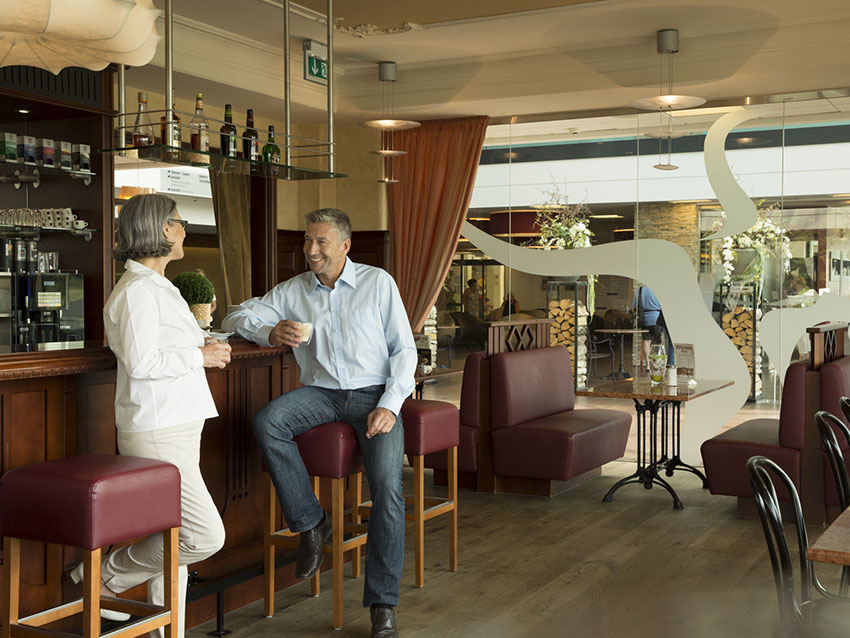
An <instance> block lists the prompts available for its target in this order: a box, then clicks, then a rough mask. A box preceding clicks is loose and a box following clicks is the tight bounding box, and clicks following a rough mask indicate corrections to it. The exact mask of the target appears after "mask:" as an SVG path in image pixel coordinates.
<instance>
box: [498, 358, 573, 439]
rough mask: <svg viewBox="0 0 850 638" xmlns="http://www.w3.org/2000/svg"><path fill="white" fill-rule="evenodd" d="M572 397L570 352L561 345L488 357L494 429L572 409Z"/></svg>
mask: <svg viewBox="0 0 850 638" xmlns="http://www.w3.org/2000/svg"><path fill="white" fill-rule="evenodd" d="M575 400H576V395H575V390H574V389H573V372H572V363H571V362H570V353H569V351H568V350H567V349H566V348H565V347H564V346H554V347H549V348H536V349H533V350H522V351H519V352H503V353H501V354H496V355H493V356H492V357H490V406H491V410H490V419H491V422H492V428H493V429H494V430H495V429H498V428H505V427H511V426H513V425H517V424H519V423H525V422H526V421H533V420H534V419H539V418H542V417H545V416H549V415H550V414H557V413H559V412H565V411H566V410H572V409H573V408H574V407H575Z"/></svg>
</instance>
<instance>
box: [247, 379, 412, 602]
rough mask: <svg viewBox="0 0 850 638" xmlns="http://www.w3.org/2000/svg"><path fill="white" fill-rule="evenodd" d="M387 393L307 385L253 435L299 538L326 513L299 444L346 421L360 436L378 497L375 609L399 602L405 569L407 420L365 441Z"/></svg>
mask: <svg viewBox="0 0 850 638" xmlns="http://www.w3.org/2000/svg"><path fill="white" fill-rule="evenodd" d="M383 393H384V386H371V387H368V388H361V389H359V390H327V389H325V388H316V387H303V388H298V389H296V390H293V391H291V392H287V393H285V394H282V395H281V396H279V397H278V398H276V399H274V400H273V401H272V402H271V403H269V404H268V405H267V406H265V407H264V408H263V409H261V410H260V411H259V412H257V415H256V416H255V417H254V435H255V436H256V438H257V442H258V443H259V444H260V449H261V450H262V452H263V457H264V458H265V460H266V465H267V466H268V469H269V473H270V474H271V477H272V481H273V482H274V486H275V489H276V490H277V497H278V499H279V500H280V505H281V508H282V509H283V515H284V517H285V518H286V522H287V524H288V525H289V528H290V529H291V530H292V531H295V532H303V531H306V530H309V529H312V528H313V527H315V526H316V525H318V524H319V523H320V522H321V520H322V514H323V512H322V507H321V505H319V502H318V501H317V500H316V496H315V495H314V494H313V489H312V487H311V486H310V479H309V477H308V475H307V470H306V469H305V468H304V463H303V461H302V460H301V456H300V455H299V454H298V446H297V445H296V444H295V442H294V441H293V438H294V437H296V436H298V435H299V434H303V433H304V432H306V431H308V430H310V429H311V428H314V427H316V426H317V425H321V424H323V423H329V422H332V421H345V422H347V423H349V424H350V425H351V426H352V427H353V428H354V431H355V432H357V439H358V441H359V442H360V453H361V455H362V456H363V465H364V466H365V468H366V478H367V479H368V481H369V491H370V494H371V497H372V512H371V515H370V517H369V538H368V541H367V544H366V579H365V580H366V583H365V586H364V589H363V605H364V606H366V607H368V606H370V605H373V604H375V603H382V604H385V605H392V606H395V605H397V604H398V598H399V586H400V584H401V570H402V566H403V564H404V496H403V494H402V466H403V463H404V429H403V427H402V423H401V415H399V416H397V417H396V422H395V425H394V426H393V429H392V430H390V431H389V432H387V433H385V434H378V435H376V436H374V437H372V438H371V439H367V438H366V419H367V417H368V416H369V413H370V412H372V410H374V409H375V407H376V406H377V405H378V400H379V399H380V398H381V395H382V394H383Z"/></svg>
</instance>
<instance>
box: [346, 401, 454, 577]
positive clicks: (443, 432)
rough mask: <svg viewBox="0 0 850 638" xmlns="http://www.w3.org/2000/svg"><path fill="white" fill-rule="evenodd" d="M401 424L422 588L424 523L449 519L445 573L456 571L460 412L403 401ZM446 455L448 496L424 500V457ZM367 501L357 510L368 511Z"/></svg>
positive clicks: (440, 403)
mask: <svg viewBox="0 0 850 638" xmlns="http://www.w3.org/2000/svg"><path fill="white" fill-rule="evenodd" d="M401 420H402V423H403V424H404V453H405V454H407V456H408V459H409V460H410V462H411V464H412V465H413V496H408V497H405V499H404V500H405V504H407V505H412V509H413V511H412V512H409V513H405V515H404V516H405V519H406V520H408V521H413V530H414V531H413V535H414V556H415V564H416V565H415V568H416V586H417V587H422V586H424V585H425V563H424V561H425V521H427V520H430V519H432V518H434V517H436V516H442V515H443V514H448V515H449V569H450V570H451V571H453V572H455V571H457V447H458V442H459V440H460V412H459V411H458V409H457V408H456V407H455V406H454V405H452V404H451V403H446V402H445V401H431V400H429V399H407V400H406V401H405V402H404V404H403V405H402V406H401ZM443 450H445V451H446V454H447V456H448V464H447V477H448V494H447V497H446V498H434V497H426V496H425V455H426V454H432V453H434V452H440V451H443ZM370 506H371V501H367V502H366V503H363V505H362V506H361V508H363V509H364V510H368V508H369V507H370Z"/></svg>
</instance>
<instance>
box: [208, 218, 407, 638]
mask: <svg viewBox="0 0 850 638" xmlns="http://www.w3.org/2000/svg"><path fill="white" fill-rule="evenodd" d="M306 220H307V231H306V233H305V237H304V255H305V256H306V258H307V264H308V265H309V267H310V272H305V273H302V274H300V275H298V276H296V277H293V278H292V279H289V280H287V281H285V282H283V283H280V284H278V285H277V286H275V287H274V288H272V289H271V290H270V291H269V292H268V293H266V294H265V295H264V296H263V297H255V298H253V299H249V300H247V301H245V302H243V303H242V304H241V305H240V306H239V309H238V310H236V311H234V312H232V313H230V314H229V315H228V316H227V317H226V318H225V319H224V321H223V322H222V327H223V328H224V329H225V330H230V331H235V332H237V333H239V335H241V336H242V337H245V338H246V339H249V340H251V341H254V342H256V343H258V344H260V345H264V346H268V345H281V344H284V345H288V346H290V347H292V351H293V353H294V355H295V360H296V361H297V362H298V366H299V367H300V369H301V383H302V384H303V386H304V387H302V388H298V389H296V390H293V391H291V392H287V393H285V394H283V395H281V396H279V397H278V398H276V399H275V400H273V401H272V402H271V403H269V404H268V405H267V406H265V407H264V408H263V409H262V410H260V411H259V412H258V413H257V415H256V417H255V418H254V424H253V426H254V434H255V436H256V438H257V441H258V442H259V445H260V448H261V449H262V452H263V457H264V458H265V460H266V464H267V466H268V468H269V472H270V474H271V477H272V480H273V481H274V485H275V488H276V490H277V494H278V498H279V499H280V503H281V507H282V508H283V513H284V516H285V518H286V521H287V523H288V524H289V527H290V529H292V530H293V531H297V532H301V538H300V541H299V547H298V553H297V557H296V570H295V575H296V577H297V578H305V579H306V578H310V577H311V576H313V575H314V574H315V573H316V572H317V571H318V569H319V567H320V565H321V561H322V545H323V544H324V543H325V542H326V541H327V540H328V539H329V538H330V536H331V532H332V525H331V518H330V516H328V515H327V514H326V513H325V512H324V511H323V510H322V507H321V505H319V502H318V501H317V500H316V497H315V495H314V494H313V490H312V488H311V486H310V481H309V478H308V476H307V472H306V470H305V469H304V463H303V462H302V460H301V457H300V456H299V454H298V449H297V446H295V445H293V443H292V439H293V437H295V436H298V435H299V434H302V433H304V432H306V431H307V430H310V429H311V428H313V427H315V426H317V425H321V424H322V423H328V422H332V421H345V422H348V423H349V424H351V426H352V427H353V428H354V429H355V431H356V432H357V436H358V439H359V442H360V450H361V454H362V456H363V462H364V465H365V468H366V475H367V477H368V480H369V488H370V492H371V496H372V502H373V507H372V512H371V517H370V521H369V540H368V545H367V552H366V579H365V581H366V582H365V586H364V592H363V604H364V606H368V607H371V617H372V637H373V638H392V637H394V636H397V635H398V633H397V630H396V627H395V613H394V608H395V606H396V605H397V604H398V599H399V586H400V583H401V570H402V564H403V561H404V497H403V495H402V465H403V458H404V431H403V429H402V423H401V416H400V411H401V404H402V403H403V402H404V400H405V399H406V398H407V397H408V396H410V394H411V392H413V388H414V379H413V375H414V372H415V369H416V362H417V354H416V346H415V344H414V341H413V333H412V332H411V329H410V323H409V321H408V318H407V314H406V312H405V310H404V305H403V304H402V301H401V296H400V295H399V293H398V288H397V287H396V285H395V282H394V281H393V279H392V277H391V276H390V275H389V274H388V273H387V272H385V271H384V270H381V269H380V268H374V267H372V266H366V265H363V264H355V263H354V262H352V261H351V260H350V259H348V258H347V254H348V251H349V249H350V248H351V222H350V221H349V219H348V216H347V215H346V214H345V213H343V212H342V211H339V210H336V209H320V210H316V211H313V212H312V213H310V214H308V215H307V216H306ZM304 324H312V329H310V327H309V326H305V325H304Z"/></svg>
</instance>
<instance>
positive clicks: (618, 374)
mask: <svg viewBox="0 0 850 638" xmlns="http://www.w3.org/2000/svg"><path fill="white" fill-rule="evenodd" d="M594 332H596V333H598V334H610V335H619V336H620V367H619V368H618V369H617V370H614V371H612V372H611V374H609V375H608V376H607V377H605V378H606V379H611V380H612V381H616V380H617V379H631V378H632V375H630V374H629V373H628V372H626V370H625V368H623V354H624V353H625V349H624V348H623V342H624V341H625V339H626V335H629V334H631V335H636V334H637V335H639V334H641V333H644V332H649V330H644V329H643V328H597V329H596V330H594Z"/></svg>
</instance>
